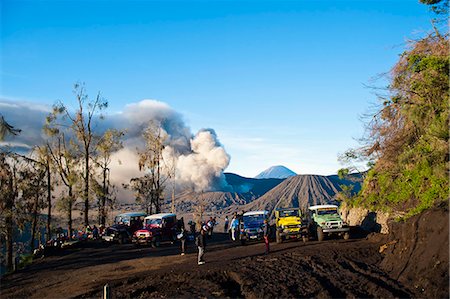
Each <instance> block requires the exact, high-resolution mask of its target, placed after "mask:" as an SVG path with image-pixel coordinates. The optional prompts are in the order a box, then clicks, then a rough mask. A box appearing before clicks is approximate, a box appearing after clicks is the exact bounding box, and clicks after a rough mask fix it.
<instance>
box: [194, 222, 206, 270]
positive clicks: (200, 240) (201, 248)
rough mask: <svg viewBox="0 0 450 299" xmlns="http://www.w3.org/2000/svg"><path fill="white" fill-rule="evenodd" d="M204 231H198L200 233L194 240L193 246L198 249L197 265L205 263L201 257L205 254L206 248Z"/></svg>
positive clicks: (203, 229)
mask: <svg viewBox="0 0 450 299" xmlns="http://www.w3.org/2000/svg"><path fill="white" fill-rule="evenodd" d="M205 235H206V230H205V228H204V227H203V228H202V229H201V230H200V233H199V234H198V236H197V238H196V239H195V244H196V245H197V247H198V258H197V263H198V264H199V265H203V264H204V263H205V261H204V260H203V255H204V254H205V248H206V238H205Z"/></svg>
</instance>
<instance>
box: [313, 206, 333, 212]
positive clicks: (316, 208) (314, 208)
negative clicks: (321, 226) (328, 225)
mask: <svg viewBox="0 0 450 299" xmlns="http://www.w3.org/2000/svg"><path fill="white" fill-rule="evenodd" d="M332 208H336V209H337V208H338V206H337V205H316V206H310V207H309V209H310V210H311V211H315V210H318V209H332Z"/></svg>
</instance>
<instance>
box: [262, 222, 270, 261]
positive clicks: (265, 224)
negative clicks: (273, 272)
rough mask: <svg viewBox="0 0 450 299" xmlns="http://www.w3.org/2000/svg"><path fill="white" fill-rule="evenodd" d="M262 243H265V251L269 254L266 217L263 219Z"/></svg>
mask: <svg viewBox="0 0 450 299" xmlns="http://www.w3.org/2000/svg"><path fill="white" fill-rule="evenodd" d="M263 232H264V244H265V245H266V253H265V254H269V251H270V248H269V221H268V220H267V219H266V220H264V228H263Z"/></svg>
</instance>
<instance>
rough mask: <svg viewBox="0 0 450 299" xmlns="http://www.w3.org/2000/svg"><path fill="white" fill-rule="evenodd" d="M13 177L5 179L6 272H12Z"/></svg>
mask: <svg viewBox="0 0 450 299" xmlns="http://www.w3.org/2000/svg"><path fill="white" fill-rule="evenodd" d="M14 177H15V173H13V175H12V176H10V177H9V178H6V182H7V185H8V187H7V188H8V191H9V192H7V194H6V202H5V210H6V213H5V214H6V215H5V228H6V238H5V239H6V240H5V243H6V269H7V271H8V272H10V271H13V266H14V265H13V237H14V236H13V233H14V230H13V217H12V213H13V206H14V196H15V192H14V184H13V180H14Z"/></svg>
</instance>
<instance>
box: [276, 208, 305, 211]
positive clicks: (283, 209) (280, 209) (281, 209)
mask: <svg viewBox="0 0 450 299" xmlns="http://www.w3.org/2000/svg"><path fill="white" fill-rule="evenodd" d="M289 210H300V208H276V209H275V211H289Z"/></svg>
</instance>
